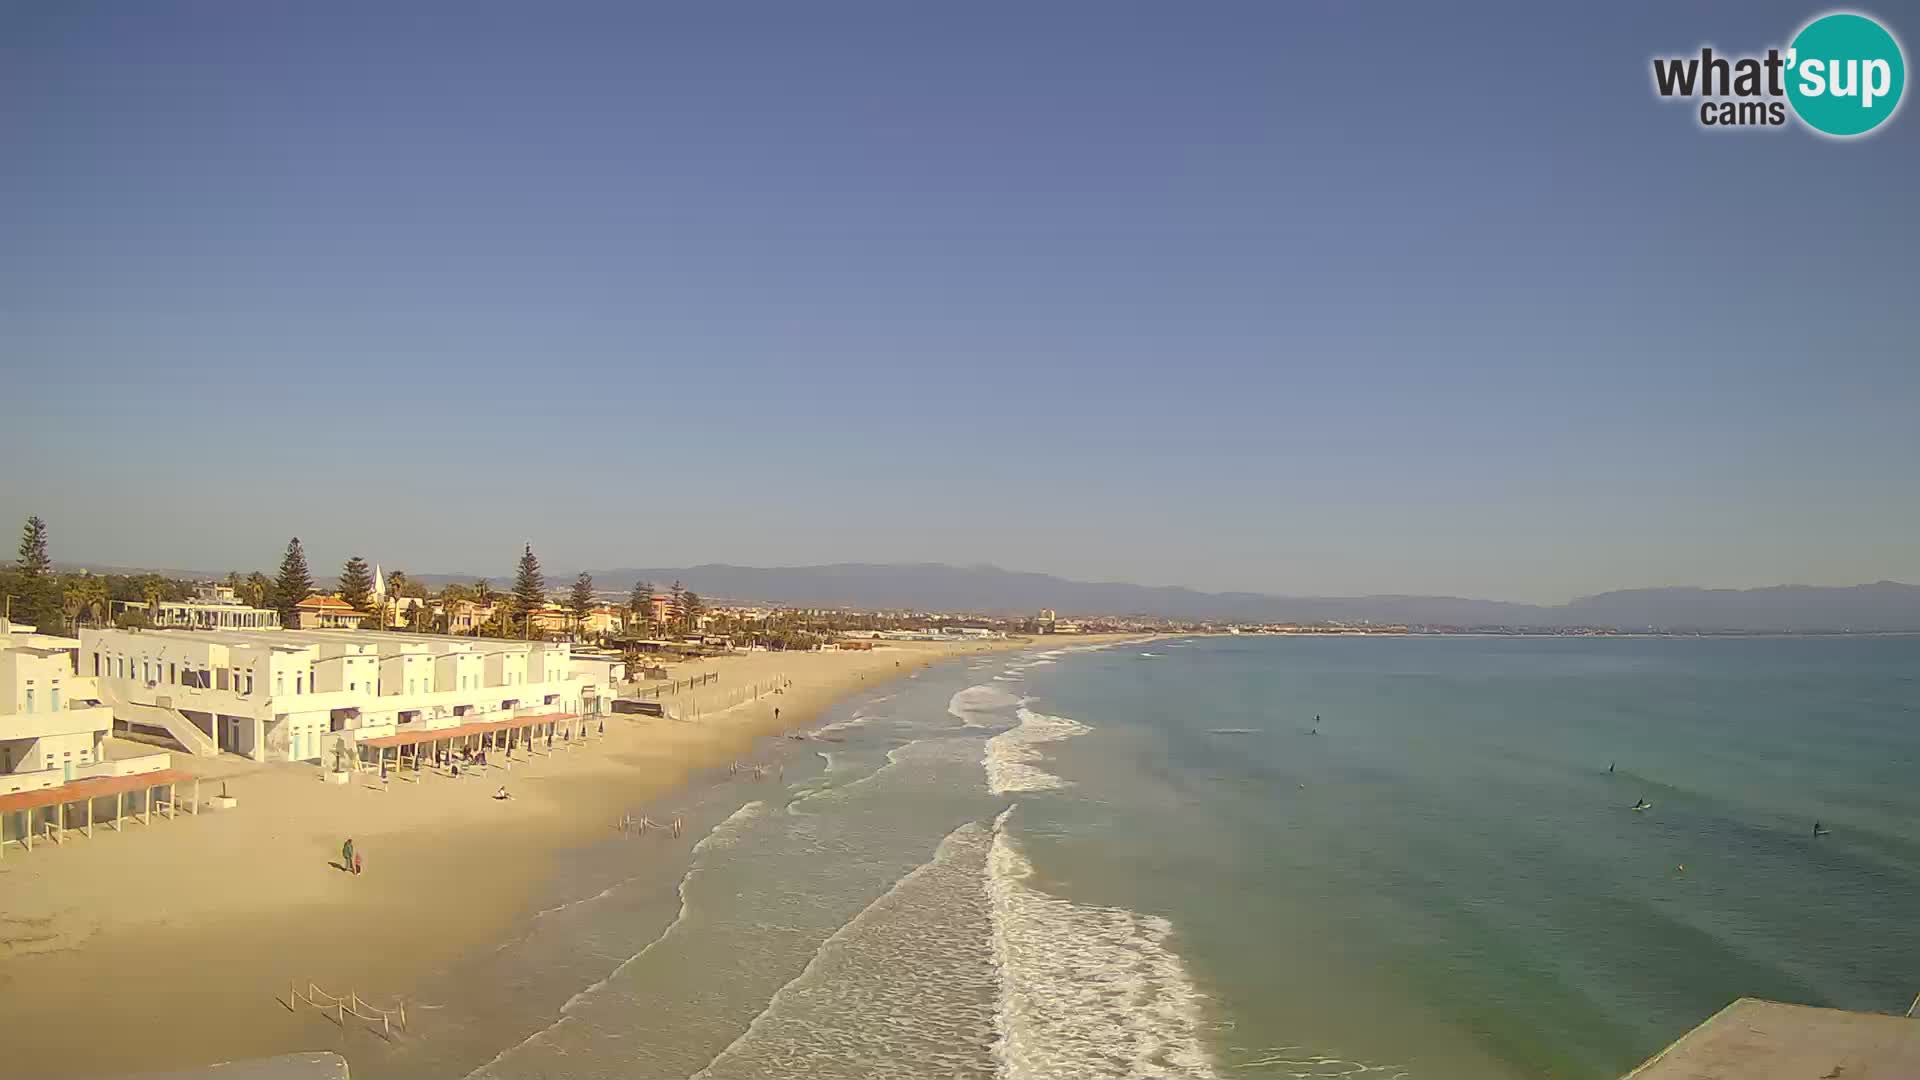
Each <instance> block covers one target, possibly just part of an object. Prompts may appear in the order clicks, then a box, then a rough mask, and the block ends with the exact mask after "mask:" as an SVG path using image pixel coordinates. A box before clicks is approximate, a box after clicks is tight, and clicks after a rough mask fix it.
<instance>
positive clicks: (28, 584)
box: [13, 514, 61, 633]
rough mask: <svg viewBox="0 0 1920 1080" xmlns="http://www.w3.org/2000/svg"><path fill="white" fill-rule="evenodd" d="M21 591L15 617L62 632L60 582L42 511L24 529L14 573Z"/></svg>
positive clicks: (15, 605) (18, 589)
mask: <svg viewBox="0 0 1920 1080" xmlns="http://www.w3.org/2000/svg"><path fill="white" fill-rule="evenodd" d="M14 580H15V585H14V588H15V590H16V591H17V592H18V594H19V598H18V600H16V601H15V603H14V606H13V617H14V618H16V619H19V620H21V621H22V622H28V623H32V624H33V625H34V626H35V627H36V628H38V629H39V630H40V631H41V632H42V633H47V632H52V631H58V630H59V629H60V619H61V596H60V583H59V582H58V581H56V580H54V577H53V560H52V559H51V558H49V557H48V555H47V523H46V522H44V521H42V520H40V516H39V515H38V514H36V515H34V516H33V517H30V518H28V519H27V523H26V525H25V526H23V527H22V528H21V529H20V563H19V567H18V572H17V573H16V574H15V575H14Z"/></svg>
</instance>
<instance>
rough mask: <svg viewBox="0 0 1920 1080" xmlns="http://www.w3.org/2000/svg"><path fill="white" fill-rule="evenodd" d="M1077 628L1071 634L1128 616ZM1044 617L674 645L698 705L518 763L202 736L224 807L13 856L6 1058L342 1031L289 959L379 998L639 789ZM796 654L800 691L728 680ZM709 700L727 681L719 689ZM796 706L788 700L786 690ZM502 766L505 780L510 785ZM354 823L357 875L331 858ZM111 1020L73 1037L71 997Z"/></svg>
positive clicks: (244, 1050) (127, 1055) (256, 1043)
mask: <svg viewBox="0 0 1920 1080" xmlns="http://www.w3.org/2000/svg"><path fill="white" fill-rule="evenodd" d="M1137 637H1139V635H1133V634H1119V635H1085V636H1081V635H1075V636H1074V637H1073V638H1071V639H1062V640H1060V643H1059V646H1058V647H1068V646H1069V645H1079V644H1083V643H1085V644H1092V643H1096V642H1102V641H1118V640H1130V639H1135V638H1137ZM1050 644H1052V642H1050V641H1049V640H1048V639H1046V638H1023V639H1009V640H1006V641H992V642H966V643H954V644H947V643H922V642H897V643H892V647H888V648H877V649H875V650H873V651H871V652H837V651H836V652H822V653H791V654H789V653H753V654H746V655H742V656H726V657H720V658H716V659H711V660H705V661H698V662H690V663H684V664H680V665H676V667H675V669H674V671H673V677H674V678H685V677H686V676H688V675H689V674H700V673H702V672H706V671H714V672H717V673H718V674H719V678H717V679H716V680H715V681H714V682H713V683H711V684H709V685H708V686H706V687H702V688H700V689H699V690H697V691H692V692H690V693H688V694H683V695H682V696H681V697H680V698H679V700H680V701H681V702H682V703H683V705H687V706H693V705H698V706H699V707H700V712H701V719H700V720H698V721H673V720H666V719H660V718H652V717H640V716H633V715H629V714H609V716H608V717H607V721H608V726H607V733H606V736H605V737H604V738H595V739H593V740H591V741H589V742H588V743H586V744H585V746H584V747H583V748H580V749H576V750H573V751H566V752H560V753H556V754H555V755H553V756H550V757H544V758H537V759H534V760H532V761H522V762H519V763H517V764H516V765H515V766H514V768H513V770H512V772H511V773H510V774H501V773H499V772H495V771H490V772H488V773H487V774H485V775H484V776H475V777H473V778H472V779H468V778H464V777H463V778H462V779H460V780H453V779H451V778H448V777H444V776H438V775H431V774H430V775H428V776H426V777H425V778H423V780H422V781H421V783H419V784H417V785H416V784H408V783H402V782H399V781H396V782H394V783H393V785H392V789H393V790H390V791H381V790H379V786H378V784H377V782H374V783H371V784H370V783H369V777H368V775H367V774H364V773H362V774H356V776H355V778H354V781H353V782H352V783H350V784H348V785H345V786H334V785H328V784H324V783H321V782H320V775H319V774H320V770H319V768H318V767H316V766H314V765H311V764H305V763H299V764H286V763H276V764H266V765H258V764H254V763H251V762H246V763H239V762H235V761H233V760H232V759H186V760H187V761H188V763H189V764H190V765H191V766H195V767H199V768H198V769H197V771H202V772H204V773H205V774H206V775H207V776H208V777H209V778H210V783H209V784H208V786H209V788H215V789H216V790H217V787H216V786H217V785H219V784H221V783H223V782H224V783H225V784H226V785H227V787H228V790H229V791H230V792H231V794H232V795H233V796H235V797H236V798H237V799H238V800H239V806H238V807H237V808H235V809H233V810H223V811H219V810H216V811H209V812H208V813H207V814H205V815H202V816H199V817H193V816H186V817H182V818H180V819H178V820H176V821H156V822H155V823H154V824H153V825H151V826H140V825H132V826H129V827H128V830H127V832H125V833H120V834H116V833H114V832H112V831H110V830H103V829H96V830H95V836H94V837H93V838H92V839H89V840H83V841H80V842H78V843H72V844H69V845H64V846H62V847H61V848H57V849H51V850H42V851H36V852H34V853H33V854H32V855H29V856H25V857H19V858H12V857H10V858H8V859H7V860H6V861H5V862H4V863H0V895H4V897H5V903H4V905H0V960H4V963H0V1009H4V1011H5V1012H6V1014H7V1015H8V1017H9V1020H10V1023H9V1029H10V1032H11V1034H10V1036H9V1039H8V1051H9V1054H8V1059H9V1062H10V1063H11V1064H12V1065H14V1067H16V1068H18V1069H20V1070H22V1071H24V1072H27V1073H31V1074H33V1075H42V1076H88V1075H101V1074H109V1075H110V1074H117V1073H138V1072H143V1071H152V1070H156V1069H168V1068H186V1067H193V1066H199V1065H205V1064H208V1063H212V1062H216V1061H231V1060H236V1059H247V1058H256V1057H264V1056H269V1055H273V1054H281V1053H290V1052H298V1051H310V1050H326V1049H337V1048H340V1047H341V1046H342V1045H343V1042H342V1036H341V1034H340V1033H339V1032H338V1031H337V1030H336V1029H334V1028H332V1027H331V1026H330V1025H328V1024H326V1023H324V1022H323V1021H321V1020H320V1019H318V1018H316V1017H314V1016H312V1015H307V1014H306V1013H305V1012H303V1013H302V1014H297V1015H296V1014H294V1013H291V1012H289V1011H288V1010H287V1008H286V1007H285V1006H284V1005H282V1004H280V1003H279V1002H280V1000H281V999H284V998H285V997H286V994H287V986H288V985H289V983H291V982H293V981H296V980H297V981H299V982H300V983H302V984H304V983H306V982H308V981H312V982H315V983H318V984H319V985H320V986H321V987H323V988H326V989H329V990H333V991H335V992H345V990H347V989H352V990H354V991H357V992H359V993H361V994H362V995H364V996H366V997H367V998H369V999H371V1000H375V1001H383V1002H384V1001H390V1000H393V999H395V998H401V997H406V996H408V995H410V994H411V993H413V991H414V990H415V988H416V986H417V985H418V984H419V982H420V981H421V980H422V979H424V978H426V977H427V976H429V975H430V974H431V973H433V972H435V971H438V970H441V969H444V968H445V967H447V966H448V965H450V964H452V963H454V962H455V961H457V960H458V959H459V958H461V957H462V956H463V955H465V954H466V953H467V952H469V951H470V950H471V949H473V948H475V947H477V946H480V945H483V944H485V943H486V942H488V941H490V940H493V939H496V938H498V937H499V936H500V934H501V933H502V932H503V931H504V930H506V929H507V928H508V927H509V926H511V925H512V924H513V923H514V922H515V920H516V919H518V918H519V917H521V916H522V915H523V914H524V913H525V912H526V910H527V909H528V908H529V906H530V905H531V903H532V902H533V898H534V896H535V893H536V891H537V890H538V889H539V888H540V887H541V886H542V885H543V884H544V883H545V882H546V881H548V880H549V879H550V878H551V875H552V873H553V870H554V865H555V861H556V860H557V859H558V858H559V857H560V855H561V854H562V853H563V852H565V851H568V850H571V849H576V848H579V847H582V846H585V845H587V844H589V843H591V842H593V841H595V840H597V839H602V838H603V837H602V836H601V833H602V831H603V830H605V829H607V828H609V827H610V823H611V822H613V821H614V820H615V819H617V818H618V817H619V815H620V814H621V813H622V812H623V811H626V810H630V809H633V808H634V807H636V806H638V805H640V804H642V803H645V802H650V801H654V800H658V799H662V798H665V797H667V796H668V795H670V794H671V793H672V792H674V791H676V790H679V789H682V788H684V787H685V786H686V785H687V784H688V783H689V781H691V780H692V779H693V778H694V777H695V776H696V775H697V774H698V773H699V772H700V771H701V770H703V769H708V768H716V767H719V766H723V765H725V764H726V763H727V762H728V761H730V760H732V759H733V758H734V757H735V756H737V755H739V754H740V753H742V752H744V751H746V750H747V749H748V748H750V747H751V746H752V745H753V744H754V743H755V742H756V741H757V740H758V739H760V738H762V737H765V736H771V735H777V734H780V733H782V732H787V731H793V730H797V729H801V728H804V727H806V726H808V725H810V724H811V723H813V722H814V721H815V720H816V719H817V718H818V717H819V716H820V715H821V714H822V713H823V712H824V711H826V710H827V709H828V708H830V707H831V706H832V705H833V704H834V703H835V702H837V701H839V700H841V699H842V698H844V697H846V696H848V695H850V694H853V693H857V692H859V691H861V690H863V689H869V688H871V687H874V686H877V685H880V684H882V683H885V682H889V681H892V680H894V679H897V678H902V677H905V676H907V675H909V674H911V673H913V672H916V671H918V670H920V669H922V668H925V667H927V666H929V665H931V664H933V663H937V662H940V661H943V660H952V659H961V658H965V657H968V656H973V655H980V654H987V653H1000V652H1008V651H1013V650H1018V649H1026V648H1034V647H1043V646H1047V645H1050ZM776 675H785V676H786V677H787V678H789V679H791V680H792V683H793V685H792V686H791V687H790V688H788V689H786V690H785V692H784V693H782V694H778V695H769V696H766V697H762V698H760V699H758V700H754V701H748V702H742V703H739V704H736V705H734V706H732V707H731V708H728V707H726V706H725V705H724V702H725V699H726V697H727V696H728V695H729V694H731V693H732V692H733V691H735V690H737V689H738V688H740V687H742V686H746V685H750V684H752V683H754V682H761V681H766V680H768V679H770V678H773V677H774V676H776ZM708 702H711V703H712V704H711V705H709V704H707V703H708ZM776 706H777V707H778V708H779V709H780V717H779V719H778V720H777V721H776V720H775V719H774V716H773V710H774V708H775V707H776ZM502 783H504V784H506V785H507V786H508V788H509V790H510V791H512V793H513V795H514V799H513V800H512V801H511V802H506V803H501V802H496V801H495V800H493V799H492V798H491V797H490V796H491V794H492V791H493V789H494V788H495V787H497V786H499V785H500V784H502ZM348 836H351V837H353V839H354V841H355V845H356V847H357V848H358V849H359V850H360V851H361V852H363V853H364V855H365V860H366V872H365V873H364V874H363V875H361V876H360V877H358V878H356V877H353V876H351V875H348V874H345V873H342V872H340V871H339V870H338V868H337V867H336V866H334V865H332V863H334V862H337V860H338V859H339V852H340V844H341V842H342V841H343V840H344V839H345V838H346V837H348ZM80 1012H84V1013H86V1014H88V1015H90V1016H91V1017H92V1018H93V1019H94V1020H96V1021H97V1022H99V1024H100V1027H101V1030H102V1031H103V1032H108V1033H111V1037H109V1038H100V1039H92V1040H86V1041H82V1042H79V1043H75V1042H74V1041H72V1040H70V1039H67V1038H64V1037H63V1036H62V1034H61V1033H62V1032H64V1031H66V1030H68V1028H69V1025H70V1024H71V1023H72V1021H73V1019H74V1016H75V1014H76V1013H80Z"/></svg>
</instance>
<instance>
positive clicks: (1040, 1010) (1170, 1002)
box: [986, 807, 1214, 1080]
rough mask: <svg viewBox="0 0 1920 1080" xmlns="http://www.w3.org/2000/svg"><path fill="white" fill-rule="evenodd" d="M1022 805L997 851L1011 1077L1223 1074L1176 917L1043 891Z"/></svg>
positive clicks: (989, 885) (998, 1049)
mask: <svg viewBox="0 0 1920 1080" xmlns="http://www.w3.org/2000/svg"><path fill="white" fill-rule="evenodd" d="M1012 812H1013V808H1012V807H1008V808H1007V810H1006V811H1005V812H1003V813H1002V814H1001V815H1000V817H999V819H998V820H996V821H995V822H994V836H993V847H992V850H991V852H990V853H989V855H988V857H987V881H986V889H987V897H988V902H989V904H990V911H991V918H992V922H993V956H994V963H995V965H996V966H997V967H998V969H999V972H1000V1006H999V1009H998V1011H997V1013H996V1015H995V1018H994V1026H995V1029H996V1032H997V1034H998V1038H997V1039H996V1041H995V1044H994V1053H995V1056H996V1057H997V1058H998V1060H999V1075H1000V1076H1001V1077H1004V1078H1006V1080H1025V1078H1027V1077H1046V1078H1050V1080H1051V1078H1061V1077H1108V1076H1153V1077H1174V1076H1178V1077H1201V1076H1212V1075H1213V1074H1214V1066H1213V1062H1212V1061H1211V1059H1210V1058H1209V1057H1208V1055H1207V1051H1206V1048H1205V1045H1204V1044H1203V1042H1202V1041H1201V1029H1202V1025H1203V1023H1204V1016H1203V1014H1202V1011H1201V1001H1202V995H1201V994H1200V992H1199V990H1198V989H1196V988H1195V986H1194V983H1193V979H1192V977H1191V976H1190V975H1188V973H1187V970H1186V965H1185V964H1184V963H1182V962H1181V959H1180V957H1179V956H1178V955H1177V954H1175V953H1174V952H1173V951H1172V950H1171V949H1169V948H1168V947H1167V940H1168V938H1169V937H1171V936H1172V933H1173V927H1172V925H1171V924H1170V923H1168V922H1167V920H1165V919H1163V918H1159V917H1157V916H1148V915H1141V914H1140V913H1138V912H1135V911H1129V910H1127V909H1125V908H1116V907H1095V906H1091V905H1086V904H1076V903H1073V902H1072V901H1069V900H1063V899H1061V898H1059V897H1056V896H1050V895H1048V894H1047V893H1044V892H1041V891H1040V890H1038V889H1035V888H1033V887H1032V886H1031V885H1029V884H1028V883H1027V882H1028V880H1029V879H1030V878H1031V876H1032V874H1033V866H1032V864H1031V863H1029V862H1028V861H1027V858H1026V856H1025V855H1024V854H1022V852H1021V851H1020V849H1019V847H1018V845H1017V844H1016V843H1015V841H1014V840H1013V839H1012V838H1011V837H1010V836H1008V835H1007V830H1006V821H1007V815H1008V814H1011V813H1012Z"/></svg>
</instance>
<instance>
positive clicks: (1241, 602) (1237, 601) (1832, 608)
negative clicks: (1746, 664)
mask: <svg viewBox="0 0 1920 1080" xmlns="http://www.w3.org/2000/svg"><path fill="white" fill-rule="evenodd" d="M71 568H72V569H78V567H71ZM89 569H92V570H94V571H96V572H107V571H110V572H114V573H139V572H141V571H139V570H136V569H132V568H127V567H103V566H93V567H89ZM160 572H162V573H165V574H167V575H168V576H172V577H188V578H201V579H209V578H224V577H225V576H226V575H225V573H224V572H221V573H212V572H208V571H187V570H164V571H160ZM573 574H574V571H571V570H569V571H565V572H557V571H556V572H553V573H549V574H548V575H547V581H548V584H549V585H550V586H551V587H552V588H553V589H554V590H556V591H559V590H563V589H565V587H566V585H567V583H568V582H570V581H572V580H573ZM592 574H593V579H594V584H595V585H596V586H598V587H599V588H600V589H601V590H602V591H612V590H616V589H617V590H620V591H623V592H624V591H626V590H628V589H631V588H632V587H633V583H634V582H635V581H638V580H641V579H645V580H647V581H651V582H653V584H654V585H655V587H656V588H659V589H662V590H664V589H665V588H666V587H667V586H668V585H670V584H671V583H673V582H674V581H676V580H677V581H680V582H681V583H683V584H685V585H686V586H687V587H688V588H690V589H693V590H695V591H696V592H699V593H701V594H703V595H705V596H709V597H714V598H728V599H736V600H743V601H758V602H765V603H775V604H789V605H794V606H802V607H855V608H911V609H915V610H922V611H974V612H982V613H993V614H1025V613H1030V612H1033V611H1036V610H1038V609H1040V608H1054V609H1056V610H1058V611H1060V612H1061V613H1062V614H1068V613H1072V614H1101V615H1161V616H1168V617H1172V618H1191V619H1222V620H1242V621H1259V622H1268V621H1298V622H1321V621H1342V622H1348V621H1358V620H1363V619H1365V620H1371V621H1373V622H1382V623H1416V624H1423V625H1441V626H1501V625H1504V626H1532V627H1553V626H1610V627H1617V628H1620V629H1625V630H1643V629H1648V628H1655V629H1661V630H1735V631H1767V630H1783V631H1784V630H1807V631H1815V630H1819V631H1826V630H1852V631H1855V632H1861V633H1865V632H1873V631H1892V630H1913V631H1920V586H1916V585H1906V584H1902V583H1900V582H1897V581H1878V582H1874V583H1873V584H1870V585H1852V586H1845V587H1825V586H1812V585H1776V586H1771V587H1768V588H1761V589H1699V588H1660V589H1621V590H1617V591H1614V592H1604V593H1600V594H1598V595H1595V596H1585V597H1581V598H1580V599H1577V600H1574V601H1571V602H1569V603H1566V604H1558V605H1544V606H1543V605H1534V604H1513V603H1506V602H1503V601H1498V600H1474V599H1468V598H1462V597H1456V596H1275V595H1271V594H1267V593H1250V592H1223V593H1209V592H1200V591H1197V590H1194V589H1186V588H1180V587H1178V586H1148V585H1128V584H1124V583H1120V582H1093V581H1072V580H1069V579H1067V578H1061V577H1055V576H1053V575H1051V574H1034V573H1025V572H1021V571H1015V570H1002V569H1000V568H998V567H994V566H949V565H946V564H944V563H836V564H833V565H828V566H779V567H761V566H731V565H727V564H724V563H710V564H707V565H703V566H683V567H656V568H648V569H642V568H633V567H623V568H617V569H609V570H594V571H592ZM413 576H414V577H415V578H416V579H417V580H419V581H422V582H424V583H426V584H428V585H432V586H434V587H435V588H438V587H439V586H441V585H445V584H447V583H448V582H454V581H458V582H470V581H473V580H474V575H471V574H415V575H413ZM490 580H491V581H492V582H493V586H494V588H496V589H499V590H502V591H504V590H506V589H507V588H508V587H509V585H510V583H511V574H502V575H498V576H495V577H493V578H491V579H490ZM330 583H331V581H330V579H329V580H326V581H323V582H322V584H330Z"/></svg>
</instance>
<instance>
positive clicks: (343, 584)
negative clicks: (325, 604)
mask: <svg viewBox="0 0 1920 1080" xmlns="http://www.w3.org/2000/svg"><path fill="white" fill-rule="evenodd" d="M340 599H342V600H345V601H346V602H347V603H349V604H352V605H353V610H355V611H364V612H367V613H368V614H371V613H372V612H373V571H371V570H369V569H367V560H365V559H363V558H361V557H360V556H358V555H355V556H354V557H353V558H351V559H348V560H347V566H346V569H344V570H342V571H341V572H340Z"/></svg>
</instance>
